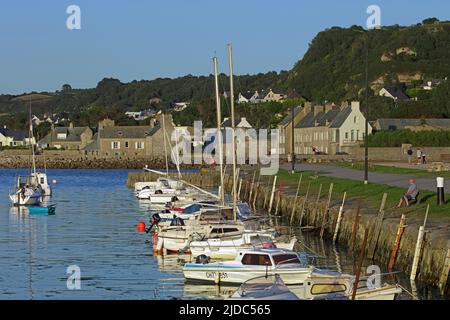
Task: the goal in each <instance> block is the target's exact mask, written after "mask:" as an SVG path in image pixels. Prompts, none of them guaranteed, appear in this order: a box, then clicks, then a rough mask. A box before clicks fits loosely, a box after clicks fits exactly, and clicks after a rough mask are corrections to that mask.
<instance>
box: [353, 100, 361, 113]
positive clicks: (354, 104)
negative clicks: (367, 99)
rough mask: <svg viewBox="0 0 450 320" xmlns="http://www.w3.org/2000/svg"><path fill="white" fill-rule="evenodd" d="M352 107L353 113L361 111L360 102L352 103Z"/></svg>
mask: <svg viewBox="0 0 450 320" xmlns="http://www.w3.org/2000/svg"><path fill="white" fill-rule="evenodd" d="M351 107H352V111H359V110H360V109H359V101H352V104H351Z"/></svg>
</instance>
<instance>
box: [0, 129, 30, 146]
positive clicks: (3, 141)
mask: <svg viewBox="0 0 450 320" xmlns="http://www.w3.org/2000/svg"><path fill="white" fill-rule="evenodd" d="M31 144H36V140H35V138H34V137H33V138H30V133H29V132H28V131H22V130H10V129H8V128H7V127H6V126H4V127H3V128H0V147H19V146H29V145H31Z"/></svg>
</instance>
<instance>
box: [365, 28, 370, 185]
mask: <svg viewBox="0 0 450 320" xmlns="http://www.w3.org/2000/svg"><path fill="white" fill-rule="evenodd" d="M364 34H365V35H366V107H365V113H366V116H365V119H366V121H365V128H364V131H365V133H364V184H368V183H369V31H368V30H367V31H366V32H365V33H364Z"/></svg>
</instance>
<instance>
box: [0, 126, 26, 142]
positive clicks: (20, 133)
mask: <svg viewBox="0 0 450 320" xmlns="http://www.w3.org/2000/svg"><path fill="white" fill-rule="evenodd" d="M0 133H1V134H2V135H4V136H5V137H10V138H13V140H15V141H22V140H23V139H27V138H29V137H30V132H29V131H25V130H10V129H8V128H0Z"/></svg>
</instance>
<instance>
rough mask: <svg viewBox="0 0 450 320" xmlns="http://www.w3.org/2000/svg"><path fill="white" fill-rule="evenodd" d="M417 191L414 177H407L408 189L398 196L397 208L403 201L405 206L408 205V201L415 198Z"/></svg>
mask: <svg viewBox="0 0 450 320" xmlns="http://www.w3.org/2000/svg"><path fill="white" fill-rule="evenodd" d="M418 193H419V191H418V189H417V185H416V183H415V182H414V179H409V188H408V191H406V193H405V194H404V195H402V196H401V197H400V202H399V203H398V206H397V208H400V207H401V206H402V205H403V203H405V204H406V206H407V207H409V202H410V201H411V200H415V199H416V197H417V194H418Z"/></svg>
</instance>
